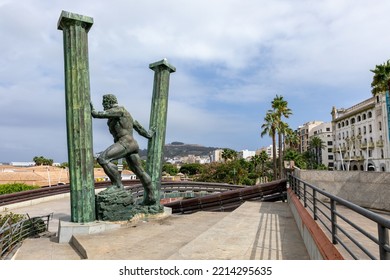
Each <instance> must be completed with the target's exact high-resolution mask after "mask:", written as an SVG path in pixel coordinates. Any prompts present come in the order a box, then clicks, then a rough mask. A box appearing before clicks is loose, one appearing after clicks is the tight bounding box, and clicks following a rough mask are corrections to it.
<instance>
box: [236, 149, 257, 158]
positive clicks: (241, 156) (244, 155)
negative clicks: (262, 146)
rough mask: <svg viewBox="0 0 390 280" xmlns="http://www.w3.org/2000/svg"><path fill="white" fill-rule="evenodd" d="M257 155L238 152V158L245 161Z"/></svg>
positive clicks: (244, 151) (250, 152)
mask: <svg viewBox="0 0 390 280" xmlns="http://www.w3.org/2000/svg"><path fill="white" fill-rule="evenodd" d="M255 155H256V152H255V151H248V150H242V151H240V152H238V158H243V159H245V160H250V159H251V158H252V157H253V156H255Z"/></svg>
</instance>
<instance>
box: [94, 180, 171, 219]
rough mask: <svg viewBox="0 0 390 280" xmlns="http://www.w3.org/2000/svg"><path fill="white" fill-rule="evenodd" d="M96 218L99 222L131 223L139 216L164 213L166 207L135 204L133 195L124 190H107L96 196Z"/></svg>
mask: <svg viewBox="0 0 390 280" xmlns="http://www.w3.org/2000/svg"><path fill="white" fill-rule="evenodd" d="M95 201H96V218H97V219H98V220H99V221H129V220H131V219H132V218H133V217H134V216H136V215H137V214H145V215H148V214H152V215H154V214H158V213H162V212H163V210H164V207H163V206H162V205H160V204H156V205H148V206H147V205H139V204H135V201H134V199H133V195H132V193H131V192H130V191H127V190H124V189H118V190H115V189H110V188H109V189H107V190H105V191H102V192H100V193H98V194H97V195H96V196H95Z"/></svg>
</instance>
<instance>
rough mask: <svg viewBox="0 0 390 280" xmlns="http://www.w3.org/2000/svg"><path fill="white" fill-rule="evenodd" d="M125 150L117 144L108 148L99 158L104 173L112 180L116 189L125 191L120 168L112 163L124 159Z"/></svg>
mask: <svg viewBox="0 0 390 280" xmlns="http://www.w3.org/2000/svg"><path fill="white" fill-rule="evenodd" d="M124 153H125V149H124V147H123V146H122V145H120V144H118V143H115V144H113V145H111V146H110V147H108V148H107V149H106V150H105V151H104V152H103V153H101V154H100V156H99V158H98V163H99V164H100V165H101V167H102V168H103V169H104V172H105V173H106V175H107V176H108V178H110V180H111V183H112V185H113V187H114V188H118V189H123V184H122V177H121V174H120V173H119V171H118V167H117V166H116V165H115V164H113V163H112V162H111V161H112V160H115V159H119V158H122V156H123V154H124Z"/></svg>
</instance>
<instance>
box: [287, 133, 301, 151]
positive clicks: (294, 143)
mask: <svg viewBox="0 0 390 280" xmlns="http://www.w3.org/2000/svg"><path fill="white" fill-rule="evenodd" d="M285 140H286V141H285V142H286V143H285V145H286V146H288V147H289V148H290V149H292V150H298V145H299V136H298V133H297V132H296V131H294V130H292V129H291V128H290V127H289V128H287V130H286V138H285Z"/></svg>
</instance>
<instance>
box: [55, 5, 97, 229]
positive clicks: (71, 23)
mask: <svg viewBox="0 0 390 280" xmlns="http://www.w3.org/2000/svg"><path fill="white" fill-rule="evenodd" d="M92 24H93V19H92V18H91V17H86V16H83V15H78V14H74V13H70V12H66V11H62V13H61V16H60V18H59V20H58V26H57V27H58V29H59V30H62V31H63V37H64V60H65V62H64V67H65V99H66V126H67V139H68V160H69V171H70V172H69V173H70V196H71V197H70V201H71V221H72V222H76V223H84V222H92V221H95V219H96V214H95V188H94V173H93V166H94V158H93V142H92V117H91V108H90V100H91V98H90V95H91V94H90V85H89V65H88V31H89V29H90V28H91V26H92Z"/></svg>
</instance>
